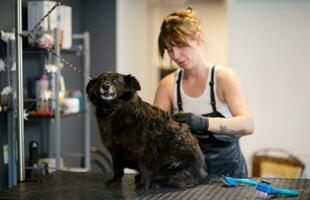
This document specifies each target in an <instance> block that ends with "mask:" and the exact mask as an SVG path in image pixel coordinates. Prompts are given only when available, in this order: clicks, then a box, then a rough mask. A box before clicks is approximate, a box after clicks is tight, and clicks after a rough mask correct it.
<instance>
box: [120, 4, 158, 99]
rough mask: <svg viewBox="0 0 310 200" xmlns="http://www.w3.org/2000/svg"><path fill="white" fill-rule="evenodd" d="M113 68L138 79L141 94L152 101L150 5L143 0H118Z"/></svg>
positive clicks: (154, 78)
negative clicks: (114, 64)
mask: <svg viewBox="0 0 310 200" xmlns="http://www.w3.org/2000/svg"><path fill="white" fill-rule="evenodd" d="M116 6H117V12H116V13H117V16H116V22H117V25H116V27H117V31H116V32H117V37H116V43H117V44H116V49H117V52H116V65H117V66H116V69H117V71H118V72H120V73H125V74H127V73H130V74H132V75H134V76H135V77H136V78H137V79H138V80H139V82H140V85H141V87H142V89H141V91H140V92H139V94H140V96H141V97H142V98H143V99H144V100H145V101H148V102H150V103H152V102H153V98H154V94H155V89H156V86H157V77H158V70H157V68H155V67H153V66H152V58H151V53H150V52H151V49H152V47H151V44H152V42H151V37H150V36H151V30H150V19H151V18H150V8H149V4H148V1H145V0H117V5H116Z"/></svg>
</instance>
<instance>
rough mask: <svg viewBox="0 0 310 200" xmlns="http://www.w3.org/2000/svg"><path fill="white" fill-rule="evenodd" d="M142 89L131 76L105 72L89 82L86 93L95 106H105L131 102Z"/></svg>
mask: <svg viewBox="0 0 310 200" xmlns="http://www.w3.org/2000/svg"><path fill="white" fill-rule="evenodd" d="M140 89H141V87H140V84H139V82H138V80H137V79H136V78H135V77H133V76H131V75H130V74H128V75H123V74H119V73H115V72H104V73H102V74H100V75H99V76H98V77H96V78H93V79H92V80H90V81H89V82H88V84H87V86H86V93H87V95H88V98H89V100H90V101H91V102H92V103H93V104H94V105H95V106H104V105H109V104H112V103H115V102H118V101H129V100H130V99H132V98H133V97H134V96H135V95H136V93H137V91H138V90H140Z"/></svg>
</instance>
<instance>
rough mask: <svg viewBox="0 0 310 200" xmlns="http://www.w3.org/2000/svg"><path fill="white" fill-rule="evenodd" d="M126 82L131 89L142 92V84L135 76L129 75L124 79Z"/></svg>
mask: <svg viewBox="0 0 310 200" xmlns="http://www.w3.org/2000/svg"><path fill="white" fill-rule="evenodd" d="M124 80H125V82H126V83H127V84H128V85H130V87H132V88H134V89H136V90H141V87H140V83H139V81H138V80H137V79H136V78H135V77H134V76H131V75H130V74H128V75H126V76H125V77H124Z"/></svg>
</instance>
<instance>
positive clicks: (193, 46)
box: [166, 40, 198, 69]
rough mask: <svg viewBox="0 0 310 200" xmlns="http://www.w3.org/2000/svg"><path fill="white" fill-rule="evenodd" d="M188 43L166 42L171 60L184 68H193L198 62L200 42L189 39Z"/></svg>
mask: <svg viewBox="0 0 310 200" xmlns="http://www.w3.org/2000/svg"><path fill="white" fill-rule="evenodd" d="M187 44H188V45H171V44H166V47H167V52H168V55H169V57H170V59H171V60H173V61H174V62H175V63H176V64H177V65H178V66H179V67H181V68H183V69H191V68H193V67H195V66H196V65H197V62H198V42H197V41H196V40H188V41H187Z"/></svg>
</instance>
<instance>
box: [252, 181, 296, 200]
mask: <svg viewBox="0 0 310 200" xmlns="http://www.w3.org/2000/svg"><path fill="white" fill-rule="evenodd" d="M277 194H278V195H286V196H298V195H299V193H298V192H297V191H296V190H291V189H282V188H273V187H272V186H271V184H270V183H268V182H266V181H262V182H261V183H258V184H257V185H256V197H260V198H263V199H264V198H267V197H268V196H269V195H277Z"/></svg>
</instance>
